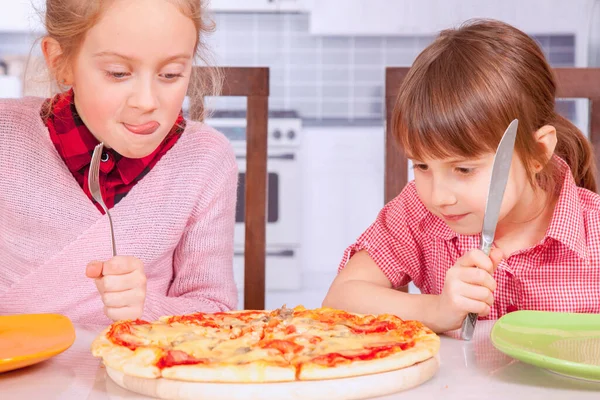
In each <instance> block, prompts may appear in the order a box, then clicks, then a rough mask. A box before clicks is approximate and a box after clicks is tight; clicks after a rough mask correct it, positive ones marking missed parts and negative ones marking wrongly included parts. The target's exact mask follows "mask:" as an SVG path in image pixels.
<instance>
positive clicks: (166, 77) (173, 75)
mask: <svg viewBox="0 0 600 400" xmlns="http://www.w3.org/2000/svg"><path fill="white" fill-rule="evenodd" d="M162 77H163V78H165V79H168V80H173V79H177V78H183V75H182V74H162Z"/></svg>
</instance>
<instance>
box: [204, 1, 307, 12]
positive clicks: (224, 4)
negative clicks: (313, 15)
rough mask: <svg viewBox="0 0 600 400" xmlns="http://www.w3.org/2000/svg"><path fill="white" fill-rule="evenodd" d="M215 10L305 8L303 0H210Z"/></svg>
mask: <svg viewBox="0 0 600 400" xmlns="http://www.w3.org/2000/svg"><path fill="white" fill-rule="evenodd" d="M209 9H210V10H212V11H215V12H294V11H303V10H304V9H305V1H304V0H211V1H210V3H209Z"/></svg>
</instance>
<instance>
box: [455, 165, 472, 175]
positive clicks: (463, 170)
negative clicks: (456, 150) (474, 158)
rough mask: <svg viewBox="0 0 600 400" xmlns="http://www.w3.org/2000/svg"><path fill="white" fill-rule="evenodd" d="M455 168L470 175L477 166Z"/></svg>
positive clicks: (460, 172) (463, 173)
mask: <svg viewBox="0 0 600 400" xmlns="http://www.w3.org/2000/svg"><path fill="white" fill-rule="evenodd" d="M455 169H456V172H458V173H459V174H461V175H470V174H472V173H473V171H474V170H475V168H466V167H456V168H455Z"/></svg>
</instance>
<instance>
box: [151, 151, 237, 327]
mask: <svg viewBox="0 0 600 400" xmlns="http://www.w3.org/2000/svg"><path fill="white" fill-rule="evenodd" d="M231 156H232V157H231V158H232V159H233V166H231V163H230V162H228V163H227V164H229V169H228V171H225V172H224V173H219V174H217V176H218V177H219V178H218V179H216V180H215V181H214V182H213V183H212V185H211V186H213V185H214V186H213V188H214V194H213V196H212V198H211V199H210V200H209V201H208V203H204V204H202V205H196V207H195V209H194V211H193V218H191V219H190V221H189V222H188V225H187V227H186V230H185V231H184V233H183V235H182V237H181V240H180V241H179V245H178V246H177V248H176V250H175V254H174V256H173V272H174V277H173V281H172V283H171V286H170V288H169V290H168V293H167V295H164V294H161V293H156V292H150V291H148V292H147V293H146V303H145V312H144V318H148V319H151V320H154V319H156V318H158V317H160V316H163V315H181V314H189V313H194V312H218V311H226V310H231V309H233V308H235V307H236V306H237V289H236V285H235V281H234V277H233V231H234V226H235V205H236V193H237V179H238V169H237V165H236V164H235V158H234V157H233V154H232V155H231ZM227 161H229V160H227ZM213 188H211V189H213ZM211 191H213V190H211Z"/></svg>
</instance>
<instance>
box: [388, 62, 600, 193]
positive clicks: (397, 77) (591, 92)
mask: <svg viewBox="0 0 600 400" xmlns="http://www.w3.org/2000/svg"><path fill="white" fill-rule="evenodd" d="M408 70H409V68H407V67H388V68H386V71H385V114H386V123H385V127H386V132H385V188H384V190H385V193H384V200H385V202H386V203H387V202H389V201H390V200H392V199H393V198H394V197H396V196H397V195H398V194H399V193H400V191H401V190H402V188H403V187H404V186H405V185H406V183H407V181H408V165H407V159H406V156H405V155H404V153H403V151H402V149H401V148H400V146H398V145H397V144H396V142H395V140H394V137H393V134H392V132H391V126H392V125H391V118H392V111H393V109H394V105H395V104H396V97H397V96H398V90H399V88H400V85H401V84H402V81H403V80H404V78H405V77H406V74H407V73H408ZM554 72H555V74H556V79H557V93H556V95H557V97H558V98H584V99H588V100H589V102H590V107H589V111H590V115H589V117H590V118H589V122H590V124H589V138H590V141H591V142H592V145H593V146H594V152H595V156H596V163H597V164H598V165H600V68H555V69H554ZM599 183H600V182H599Z"/></svg>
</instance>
